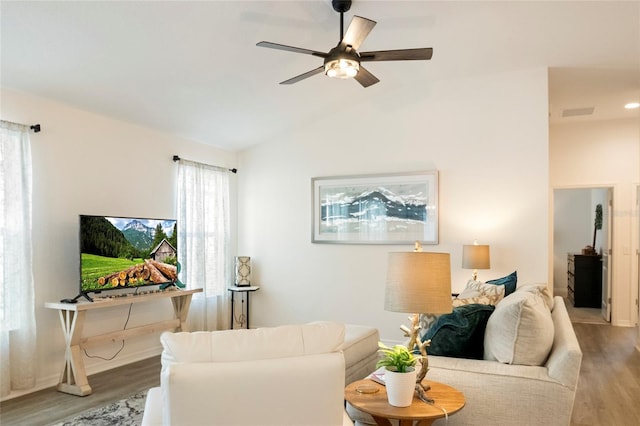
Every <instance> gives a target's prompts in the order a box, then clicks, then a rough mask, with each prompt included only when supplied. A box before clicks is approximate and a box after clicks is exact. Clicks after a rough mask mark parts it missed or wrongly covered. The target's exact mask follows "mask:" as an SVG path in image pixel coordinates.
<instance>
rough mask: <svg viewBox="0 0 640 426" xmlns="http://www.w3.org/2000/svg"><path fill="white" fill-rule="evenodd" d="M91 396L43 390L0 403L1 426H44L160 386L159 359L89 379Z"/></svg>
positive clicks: (52, 389)
mask: <svg viewBox="0 0 640 426" xmlns="http://www.w3.org/2000/svg"><path fill="white" fill-rule="evenodd" d="M89 384H90V385H91V388H92V389H93V393H92V394H91V395H87V396H82V397H81V396H74V395H69V394H66V393H62V392H58V391H57V390H55V388H49V389H44V390H41V391H38V392H34V393H31V394H28V395H24V396H21V397H18V398H14V399H10V400H7V401H4V402H2V403H0V425H2V426H9V425H16V426H18V425H20V426H44V425H50V424H52V423H56V422H59V421H61V420H63V419H66V418H68V417H69V416H73V415H75V414H78V413H81V412H82V411H85V410H88V409H90V408H96V407H102V406H104V405H107V404H109V403H110V402H114V401H118V400H120V399H123V398H126V397H127V396H129V395H133V394H135V393H138V392H141V391H143V390H147V389H149V388H151V387H154V386H159V385H160V357H159V356H157V357H154V358H150V359H147V360H143V361H138V362H136V363H133V364H129V365H126V366H124V367H119V368H116V369H113V370H110V371H105V372H102V373H98V374H95V375H93V376H89Z"/></svg>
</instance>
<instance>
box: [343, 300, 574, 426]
mask: <svg viewBox="0 0 640 426" xmlns="http://www.w3.org/2000/svg"><path fill="white" fill-rule="evenodd" d="M505 300H506V298H505ZM501 303H502V302H501ZM496 309H497V308H496ZM551 319H552V321H553V328H554V330H553V343H552V347H551V351H550V353H549V355H548V358H547V359H546V362H544V364H543V365H541V366H531V365H510V364H505V363H502V362H498V361H489V360H477V359H462V358H450V357H442V356H429V371H428V373H427V377H426V378H427V380H434V381H438V382H442V383H446V384H448V385H451V386H453V387H455V388H456V389H458V390H460V391H462V392H463V393H464V396H465V399H466V405H465V407H464V408H463V409H462V410H460V411H459V412H457V413H456V414H454V415H452V416H451V417H449V419H448V423H447V422H446V421H445V420H444V419H441V420H437V421H436V422H434V425H445V424H447V425H449V426H456V425H478V426H485V425H505V426H506V425H514V426H527V425H531V426H533V425H536V426H538V425H545V426H553V425H558V426H560V425H563V426H566V425H569V424H570V422H571V413H572V411H573V402H574V398H575V393H576V387H577V384H578V376H579V373H580V364H581V361H582V351H581V350H580V346H579V345H578V340H577V338H576V335H575V332H574V330H573V326H572V325H571V320H570V319H569V315H568V313H567V309H566V307H565V304H564V300H563V299H562V298H561V297H559V296H556V297H555V298H553V309H552V311H551ZM487 327H488V326H487ZM485 347H486V341H485ZM347 412H348V413H349V415H350V416H351V417H352V418H353V419H354V420H356V425H364V424H375V422H374V421H373V419H372V418H371V417H370V416H368V415H366V414H364V413H362V412H360V411H358V410H356V409H354V408H353V407H352V406H350V405H349V404H347Z"/></svg>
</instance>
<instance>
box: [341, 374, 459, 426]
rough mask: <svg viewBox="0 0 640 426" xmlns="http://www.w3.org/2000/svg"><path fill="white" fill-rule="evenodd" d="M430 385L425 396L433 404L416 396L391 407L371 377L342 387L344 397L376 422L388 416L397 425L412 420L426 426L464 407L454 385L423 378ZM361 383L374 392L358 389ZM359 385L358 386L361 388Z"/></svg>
mask: <svg viewBox="0 0 640 426" xmlns="http://www.w3.org/2000/svg"><path fill="white" fill-rule="evenodd" d="M423 383H425V384H428V385H429V386H431V388H430V389H429V390H428V391H427V396H429V397H430V398H432V399H433V400H434V404H427V403H426V402H423V401H421V400H420V399H418V397H416V396H414V397H413V402H412V403H411V405H410V406H408V407H394V406H393V405H389V402H388V400H387V391H386V388H385V387H384V386H383V385H381V384H378V383H376V382H374V381H373V380H369V379H363V380H358V381H356V382H353V383H351V384H350V385H348V386H347V387H346V388H345V390H344V398H345V399H346V400H347V401H348V402H349V403H350V404H351V405H352V406H353V407H355V408H357V409H358V410H361V411H364V412H365V413H368V414H370V415H371V416H372V417H373V419H374V420H375V421H376V424H378V425H380V426H390V425H391V422H390V421H389V420H390V419H396V420H398V421H399V425H400V426H409V425H413V424H414V422H415V421H416V420H418V421H419V422H418V423H417V424H418V425H420V426H428V425H430V424H432V423H433V422H434V421H435V420H436V419H439V418H442V417H445V412H446V415H451V414H454V413H457V412H458V411H460V410H461V409H462V407H464V403H465V401H464V395H463V394H462V392H460V391H458V390H457V389H455V388H453V387H451V386H448V385H445V384H444V383H440V382H433V381H431V380H425V381H424V382H423ZM362 386H366V387H369V388H370V387H372V386H373V387H375V388H376V389H378V391H377V392H375V393H362V392H358V391H357V389H358V388H361V387H362ZM361 389H362V388H361Z"/></svg>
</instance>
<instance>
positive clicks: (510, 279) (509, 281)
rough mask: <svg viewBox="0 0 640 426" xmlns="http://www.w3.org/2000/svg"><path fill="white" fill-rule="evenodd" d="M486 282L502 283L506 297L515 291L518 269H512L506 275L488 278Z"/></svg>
mask: <svg viewBox="0 0 640 426" xmlns="http://www.w3.org/2000/svg"><path fill="white" fill-rule="evenodd" d="M486 284H495V285H503V286H504V297H507V296H508V295H510V294H511V293H513V292H514V291H516V285H517V284H518V271H513V272H512V273H510V274H509V275H507V276H506V277H502V278H497V279H495V280H489V281H487V282H486Z"/></svg>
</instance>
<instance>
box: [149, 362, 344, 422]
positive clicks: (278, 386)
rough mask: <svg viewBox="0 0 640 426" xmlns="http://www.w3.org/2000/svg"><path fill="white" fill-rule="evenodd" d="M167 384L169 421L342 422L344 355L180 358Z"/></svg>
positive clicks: (164, 382)
mask: <svg viewBox="0 0 640 426" xmlns="http://www.w3.org/2000/svg"><path fill="white" fill-rule="evenodd" d="M161 388H162V400H163V410H164V411H163V419H164V420H165V423H168V424H175V425H181V426H183V425H184V426H187V425H194V426H195V425H202V424H210V422H211V420H212V419H215V423H216V424H224V425H238V424H244V425H251V424H260V425H287V424H300V423H301V419H304V422H303V423H304V424H308V425H326V424H335V425H340V424H342V423H343V413H344V405H343V401H344V357H343V355H342V353H341V352H334V353H327V354H319V355H308V356H300V357H290V358H285V359H268V360H255V361H244V362H224V363H215V362H207V363H176V364H172V365H168V366H167V368H166V369H165V371H164V372H163V373H162V375H161ZM270 390H271V391H270ZM203 407H204V408H203ZM238 413H242V420H239V417H240V416H239V415H238ZM167 419H168V422H167Z"/></svg>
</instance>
